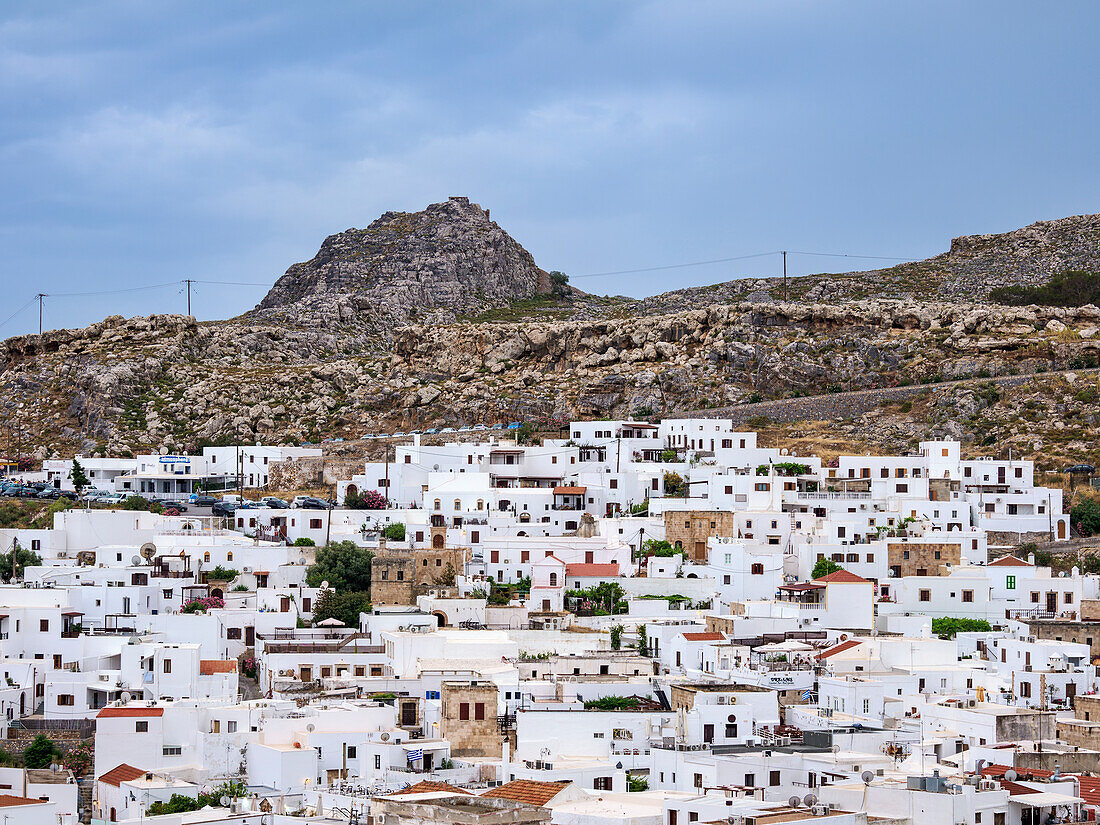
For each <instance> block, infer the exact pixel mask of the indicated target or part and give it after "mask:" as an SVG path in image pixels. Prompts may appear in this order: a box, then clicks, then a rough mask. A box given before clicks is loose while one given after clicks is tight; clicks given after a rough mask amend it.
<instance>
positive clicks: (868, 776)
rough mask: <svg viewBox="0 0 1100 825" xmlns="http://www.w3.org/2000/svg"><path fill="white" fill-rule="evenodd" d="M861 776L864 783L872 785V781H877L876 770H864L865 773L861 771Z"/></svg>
mask: <svg viewBox="0 0 1100 825" xmlns="http://www.w3.org/2000/svg"><path fill="white" fill-rule="evenodd" d="M859 778H860V779H862V780H863V784H864V785H870V784H871V783H872V782H874V781H875V772H874V771H864V772H863V773H861V774H860V775H859Z"/></svg>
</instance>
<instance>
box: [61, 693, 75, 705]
mask: <svg viewBox="0 0 1100 825" xmlns="http://www.w3.org/2000/svg"><path fill="white" fill-rule="evenodd" d="M57 704H59V705H63V706H66V707H71V706H72V705H73V704H74V702H73V695H72V694H71V693H61V694H58V697H57Z"/></svg>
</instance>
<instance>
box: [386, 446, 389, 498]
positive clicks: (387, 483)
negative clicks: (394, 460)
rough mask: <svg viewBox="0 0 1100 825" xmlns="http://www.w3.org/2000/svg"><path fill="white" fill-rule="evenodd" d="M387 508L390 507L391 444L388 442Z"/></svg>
mask: <svg viewBox="0 0 1100 825" xmlns="http://www.w3.org/2000/svg"><path fill="white" fill-rule="evenodd" d="M386 506H387V507H389V506H390V443H389V441H387V442H386Z"/></svg>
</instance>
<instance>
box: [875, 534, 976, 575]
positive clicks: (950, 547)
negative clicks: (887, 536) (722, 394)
mask: <svg viewBox="0 0 1100 825" xmlns="http://www.w3.org/2000/svg"><path fill="white" fill-rule="evenodd" d="M886 559H887V564H888V565H889V567H890V569H891V570H893V571H894V577H895V578H901V577H903V576H941V575H947V571H946V570H945V569H944V568H945V567H946V566H947V565H950V566H951V567H958V566H959V563H960V562H961V561H962V545H961V544H959V543H958V542H937V543H935V544H917V543H909V542H888V543H887V544H886Z"/></svg>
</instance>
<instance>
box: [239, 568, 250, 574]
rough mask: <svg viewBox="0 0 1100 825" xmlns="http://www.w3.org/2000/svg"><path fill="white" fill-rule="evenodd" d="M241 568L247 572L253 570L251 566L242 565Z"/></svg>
mask: <svg viewBox="0 0 1100 825" xmlns="http://www.w3.org/2000/svg"><path fill="white" fill-rule="evenodd" d="M241 570H243V571H244V572H245V573H251V572H252V568H251V567H242V568H241Z"/></svg>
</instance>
